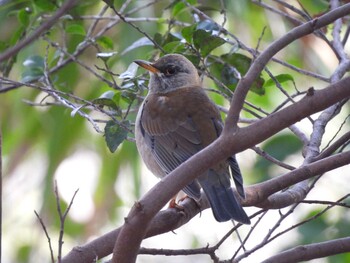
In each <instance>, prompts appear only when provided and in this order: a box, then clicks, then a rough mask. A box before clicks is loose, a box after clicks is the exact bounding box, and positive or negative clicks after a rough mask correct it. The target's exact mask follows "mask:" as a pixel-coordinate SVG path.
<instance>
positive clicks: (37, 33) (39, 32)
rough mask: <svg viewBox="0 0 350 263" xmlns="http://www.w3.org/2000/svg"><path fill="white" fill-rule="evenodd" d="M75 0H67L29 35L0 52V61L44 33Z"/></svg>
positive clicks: (13, 54) (14, 53)
mask: <svg viewBox="0 0 350 263" xmlns="http://www.w3.org/2000/svg"><path fill="white" fill-rule="evenodd" d="M76 2H77V0H67V1H66V2H65V3H64V4H63V5H62V6H61V7H60V9H58V10H57V12H56V13H55V14H54V15H53V16H52V17H50V19H49V20H47V21H46V22H45V23H43V24H42V25H41V26H40V27H38V28H37V29H36V30H35V31H34V32H33V33H32V34H31V35H30V36H29V37H27V38H25V39H23V40H21V41H20V42H18V43H17V44H16V45H15V46H14V47H12V48H9V49H7V50H6V51H5V52H3V53H2V54H0V62H2V61H4V60H6V59H8V58H10V57H12V56H15V55H16V54H17V53H18V52H19V51H20V50H21V49H22V48H24V47H26V46H28V45H29V44H30V43H32V42H33V41H34V40H36V39H37V38H39V37H40V36H41V35H42V34H43V33H45V32H46V31H47V30H48V29H49V28H51V27H52V26H53V25H54V24H55V23H57V21H58V20H59V18H60V17H61V16H63V15H64V14H65V13H67V11H68V10H70V9H71V8H73V6H74V5H75V4H76Z"/></svg>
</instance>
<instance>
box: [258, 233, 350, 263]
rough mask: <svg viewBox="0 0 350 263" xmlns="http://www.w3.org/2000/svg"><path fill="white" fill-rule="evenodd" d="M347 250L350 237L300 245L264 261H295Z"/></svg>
mask: <svg viewBox="0 0 350 263" xmlns="http://www.w3.org/2000/svg"><path fill="white" fill-rule="evenodd" d="M345 252H350V237H346V238H339V239H335V240H331V241H326V242H321V243H316V244H311V245H305V246H298V247H296V248H292V249H289V250H286V251H284V252H282V253H280V254H277V255H275V256H273V257H270V258H268V259H266V260H264V261H263V263H275V262H276V263H277V262H278V263H289V262H293V263H294V262H300V261H306V260H311V259H315V258H323V257H327V256H332V255H337V254H341V253H345Z"/></svg>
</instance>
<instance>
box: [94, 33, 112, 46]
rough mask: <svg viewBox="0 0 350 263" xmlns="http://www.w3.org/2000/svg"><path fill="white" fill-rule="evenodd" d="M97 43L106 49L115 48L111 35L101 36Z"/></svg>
mask: <svg viewBox="0 0 350 263" xmlns="http://www.w3.org/2000/svg"><path fill="white" fill-rule="evenodd" d="M96 42H97V44H98V45H100V46H101V47H102V48H105V49H113V47H114V42H113V40H112V39H111V38H110V37H107V36H101V37H99V38H98V39H97V40H96Z"/></svg>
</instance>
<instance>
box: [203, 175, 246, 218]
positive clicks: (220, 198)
mask: <svg viewBox="0 0 350 263" xmlns="http://www.w3.org/2000/svg"><path fill="white" fill-rule="evenodd" d="M199 182H200V184H201V186H202V188H203V190H204V192H205V194H206V196H207V198H208V200H209V203H210V206H211V208H212V210H213V214H214V217H215V219H216V220H217V221H219V222H225V221H228V220H231V219H233V220H236V221H238V222H240V223H243V224H250V220H249V217H248V216H247V214H246V213H245V212H244V210H243V208H242V206H241V204H240V203H239V201H238V200H237V198H236V197H235V195H234V193H233V191H232V189H231V184H230V180H229V177H228V176H227V175H218V174H217V173H215V172H214V171H213V170H209V171H208V174H207V176H205V178H203V177H202V178H199Z"/></svg>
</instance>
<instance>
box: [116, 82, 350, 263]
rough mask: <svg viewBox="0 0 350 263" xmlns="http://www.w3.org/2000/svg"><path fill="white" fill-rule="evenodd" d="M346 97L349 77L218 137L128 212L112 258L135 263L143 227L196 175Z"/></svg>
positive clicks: (348, 88)
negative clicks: (230, 133)
mask: <svg viewBox="0 0 350 263" xmlns="http://www.w3.org/2000/svg"><path fill="white" fill-rule="evenodd" d="M348 97H350V78H346V79H343V80H341V81H339V82H337V83H335V84H333V85H331V86H329V87H328V88H326V89H323V90H320V91H314V90H312V91H310V92H309V94H308V95H307V96H305V97H304V98H303V99H302V100H301V101H299V102H296V103H295V104H293V105H291V106H289V107H287V108H285V109H283V110H281V111H279V112H276V113H274V114H271V115H270V116H268V117H266V118H264V119H262V120H260V121H257V122H256V123H253V124H252V125H250V126H248V127H245V128H242V129H240V130H238V131H237V132H236V133H234V134H233V135H223V136H221V137H220V138H219V139H218V140H216V141H215V142H214V143H212V144H211V145H209V146H208V147H207V148H206V149H204V150H202V151H201V152H199V153H198V154H196V155H194V156H193V157H191V158H190V159H189V160H187V161H186V162H184V163H183V164H182V165H180V166H179V167H178V168H177V169H175V170H174V171H173V172H172V173H170V174H169V175H168V176H166V177H165V178H163V179H162V180H161V181H160V182H159V183H158V184H157V185H155V186H154V187H153V188H152V189H151V190H150V191H149V192H148V193H146V195H145V196H144V198H143V199H142V200H141V201H140V202H138V203H137V204H136V205H135V206H134V207H133V208H132V209H131V211H130V213H129V215H128V217H127V219H126V220H125V224H124V227H123V228H122V230H121V235H120V236H119V238H118V240H117V242H116V247H115V250H114V258H115V259H117V260H118V262H134V261H135V259H136V255H137V252H138V249H139V245H140V243H141V241H142V239H143V237H144V235H145V234H146V232H147V228H146V226H148V225H149V222H150V221H151V219H152V217H153V216H154V215H155V214H156V213H157V212H158V211H159V210H160V209H161V208H162V207H163V206H164V205H165V204H166V202H168V200H170V199H171V197H172V196H174V195H175V194H176V193H177V192H178V191H179V190H180V189H182V188H183V187H184V186H185V185H187V184H188V183H190V182H191V181H193V180H194V179H195V178H196V177H197V175H199V174H202V173H204V172H205V171H206V170H207V169H208V168H210V167H212V166H214V165H215V164H216V163H218V162H219V161H221V160H223V159H225V158H227V157H228V156H231V155H232V154H234V153H237V152H240V151H243V150H245V149H248V148H250V147H252V146H254V145H255V144H257V143H259V142H262V141H264V140H265V139H267V138H269V137H270V136H272V135H273V134H275V133H277V132H278V131H281V130H282V129H284V128H286V127H289V126H290V125H292V124H294V123H295V122H298V121H300V120H302V119H303V118H305V117H307V116H309V115H311V114H313V113H315V112H318V111H320V110H323V109H325V108H328V107H329V106H330V105H333V104H334V103H336V102H338V101H341V100H343V99H344V98H348Z"/></svg>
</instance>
